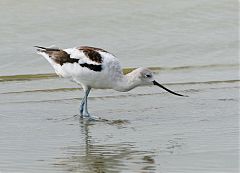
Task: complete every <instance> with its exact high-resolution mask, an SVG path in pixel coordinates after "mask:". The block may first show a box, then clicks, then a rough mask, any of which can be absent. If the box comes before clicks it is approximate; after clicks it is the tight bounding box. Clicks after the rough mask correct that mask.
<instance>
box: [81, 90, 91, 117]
mask: <svg viewBox="0 0 240 173" xmlns="http://www.w3.org/2000/svg"><path fill="white" fill-rule="evenodd" d="M90 90H91V88H90V87H87V89H86V90H85V96H84V98H83V100H82V102H81V104H80V114H81V116H82V117H90V114H89V112H88V108H87V97H88V94H89V93H90Z"/></svg>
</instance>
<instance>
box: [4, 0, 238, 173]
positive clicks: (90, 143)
mask: <svg viewBox="0 0 240 173" xmlns="http://www.w3.org/2000/svg"><path fill="white" fill-rule="evenodd" d="M46 4H47V5H46ZM237 8H238V6H237V2H234V1H229V0H218V1H207V0H206V1H205V0H201V1H200V0H196V1H188V0H186V1H181V2H180V1H177V0H172V1H168V2H166V1H162V0H158V1H156V0H151V1H141V2H140V1H139V2H138V1H128V3H120V1H114V2H113V1H111V2H109V1H105V0H104V1H89V2H79V1H77V0H76V1H74V0H72V1H57V2H56V1H50V2H49V1H45V0H43V1H31V2H30V1H21V3H20V2H18V1H13V0H12V1H1V2H0V15H1V16H3V17H2V20H1V21H0V26H1V27H0V36H1V39H0V44H1V49H0V53H1V56H0V60H1V64H0V98H1V99H0V172H1V173H8V172H11V173H23V172H24V173H33V172H39V173H40V172H51V173H52V172H89V173H91V172H114V173H115V172H162V173H173V172H174V173H175V172H176V173H177V172H179V173H180V172H181V173H195V172H196V173H200V172H201V173H220V172H223V173H225V172H228V173H237V172H239V163H238V162H239V158H238V154H239V147H238V146H239V140H238V139H239V124H238V122H239V109H238V106H239V84H240V83H239V82H240V81H239V76H238V72H239V64H238V40H237V39H238V23H237V12H238V9H237ZM53 44H55V45H56V46H60V47H64V48H66V47H72V46H78V45H91V46H97V47H102V48H105V49H107V50H109V51H110V52H113V53H114V54H115V55H116V56H117V57H119V59H120V60H121V62H122V65H123V66H124V67H138V66H147V67H154V68H152V69H153V71H154V72H155V76H156V79H157V80H158V81H159V82H160V83H162V84H164V85H165V86H166V87H168V88H170V89H172V90H174V91H176V92H179V93H183V94H186V95H189V97H188V98H182V97H177V96H174V95H171V94H169V93H166V92H164V91H162V90H161V89H159V88H156V87H139V88H137V89H135V90H132V91H130V92H127V93H119V92H116V91H113V90H93V91H92V92H91V94H90V98H89V110H90V112H91V113H92V114H93V115H96V116H100V117H102V118H103V119H106V120H108V121H102V122H87V121H83V120H81V119H80V118H79V115H78V107H79V102H80V98H82V96H83V93H82V90H81V89H79V86H78V85H76V84H74V83H72V82H70V81H68V80H65V79H60V78H57V77H56V76H55V75H54V74H52V72H53V70H52V69H51V67H50V65H49V64H48V63H47V62H46V61H45V60H44V59H42V58H41V57H39V56H38V55H35V52H34V51H35V50H34V49H33V48H32V46H34V45H42V46H45V45H46V46H48V45H53ZM26 74H27V75H26ZM39 74H43V75H39ZM6 75H7V76H6Z"/></svg>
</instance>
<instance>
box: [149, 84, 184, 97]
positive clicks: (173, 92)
mask: <svg viewBox="0 0 240 173" xmlns="http://www.w3.org/2000/svg"><path fill="white" fill-rule="evenodd" d="M153 84H154V85H157V86H159V87H161V88H162V89H164V90H166V91H168V92H170V93H172V94H174V95H177V96H182V97H188V96H185V95H182V94H178V93H175V92H173V91H171V90H169V89H167V88H166V87H164V86H162V85H161V84H160V83H158V82H156V81H155V80H154V81H153Z"/></svg>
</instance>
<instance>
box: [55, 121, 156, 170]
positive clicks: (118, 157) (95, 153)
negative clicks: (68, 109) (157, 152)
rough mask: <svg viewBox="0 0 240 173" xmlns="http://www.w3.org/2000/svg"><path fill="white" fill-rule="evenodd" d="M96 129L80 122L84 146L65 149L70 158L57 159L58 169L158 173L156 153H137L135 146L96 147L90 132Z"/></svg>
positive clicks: (89, 124)
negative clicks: (156, 171) (154, 154)
mask: <svg viewBox="0 0 240 173" xmlns="http://www.w3.org/2000/svg"><path fill="white" fill-rule="evenodd" d="M98 123H99V122H98ZM106 124H107V123H106ZM94 125H96V122H93V121H85V120H80V131H81V136H82V137H83V138H82V139H81V141H84V142H85V143H83V142H81V143H78V145H75V146H68V147H65V148H64V150H65V151H64V153H67V157H65V158H58V163H57V164H55V166H60V167H61V168H62V169H64V171H66V172H84V173H88V172H89V173H92V172H97V173H109V172H110V173H111V172H114V173H115V172H116V173H117V172H122V171H123V172H124V170H126V171H132V170H134V171H138V172H153V171H154V170H155V161H154V159H153V158H152V155H153V153H152V152H146V151H137V150H136V149H135V146H134V143H129V142H122V143H116V144H104V145H103V144H102V145H101V144H98V143H97V142H96V143H94V134H93V133H91V132H90V131H91V127H93V126H94ZM107 125H109V124H107Z"/></svg>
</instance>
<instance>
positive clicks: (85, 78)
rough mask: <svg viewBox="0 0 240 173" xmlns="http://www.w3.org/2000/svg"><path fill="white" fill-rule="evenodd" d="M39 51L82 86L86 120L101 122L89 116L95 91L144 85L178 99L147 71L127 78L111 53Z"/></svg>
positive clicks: (82, 49)
mask: <svg viewBox="0 0 240 173" xmlns="http://www.w3.org/2000/svg"><path fill="white" fill-rule="evenodd" d="M35 47H37V53H38V54H40V55H42V56H43V57H44V58H46V59H47V60H48V62H49V63H50V64H51V65H52V66H53V68H54V70H55V72H56V73H57V75H59V76H61V77H64V78H69V79H71V80H73V81H75V82H76V83H78V84H80V85H81V86H82V88H83V90H84V92H85V96H84V98H83V99H82V101H81V104H80V115H81V117H82V118H87V119H89V120H97V119H98V118H97V117H95V116H91V115H90V114H89V112H88V106H87V99H88V95H89V92H90V90H91V89H92V88H97V89H114V90H116V91H120V92H126V91H129V90H131V89H133V88H135V87H137V86H141V85H156V86H159V87H161V88H163V89H164V90H166V91H168V92H170V93H172V94H175V95H177V96H184V95H181V94H178V93H175V92H173V91H171V90H169V89H167V88H165V87H164V86H162V85H161V84H159V83H158V82H157V81H155V80H154V77H153V73H152V72H151V71H150V70H149V69H147V68H137V69H135V70H133V71H132V72H130V73H128V74H126V75H124V74H123V71H122V68H121V65H120V62H119V60H118V59H117V58H116V57H115V56H114V55H113V54H111V53H109V52H107V51H105V50H103V49H100V48H95V47H89V46H81V47H76V48H69V49H59V48H45V47H40V46H35Z"/></svg>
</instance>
